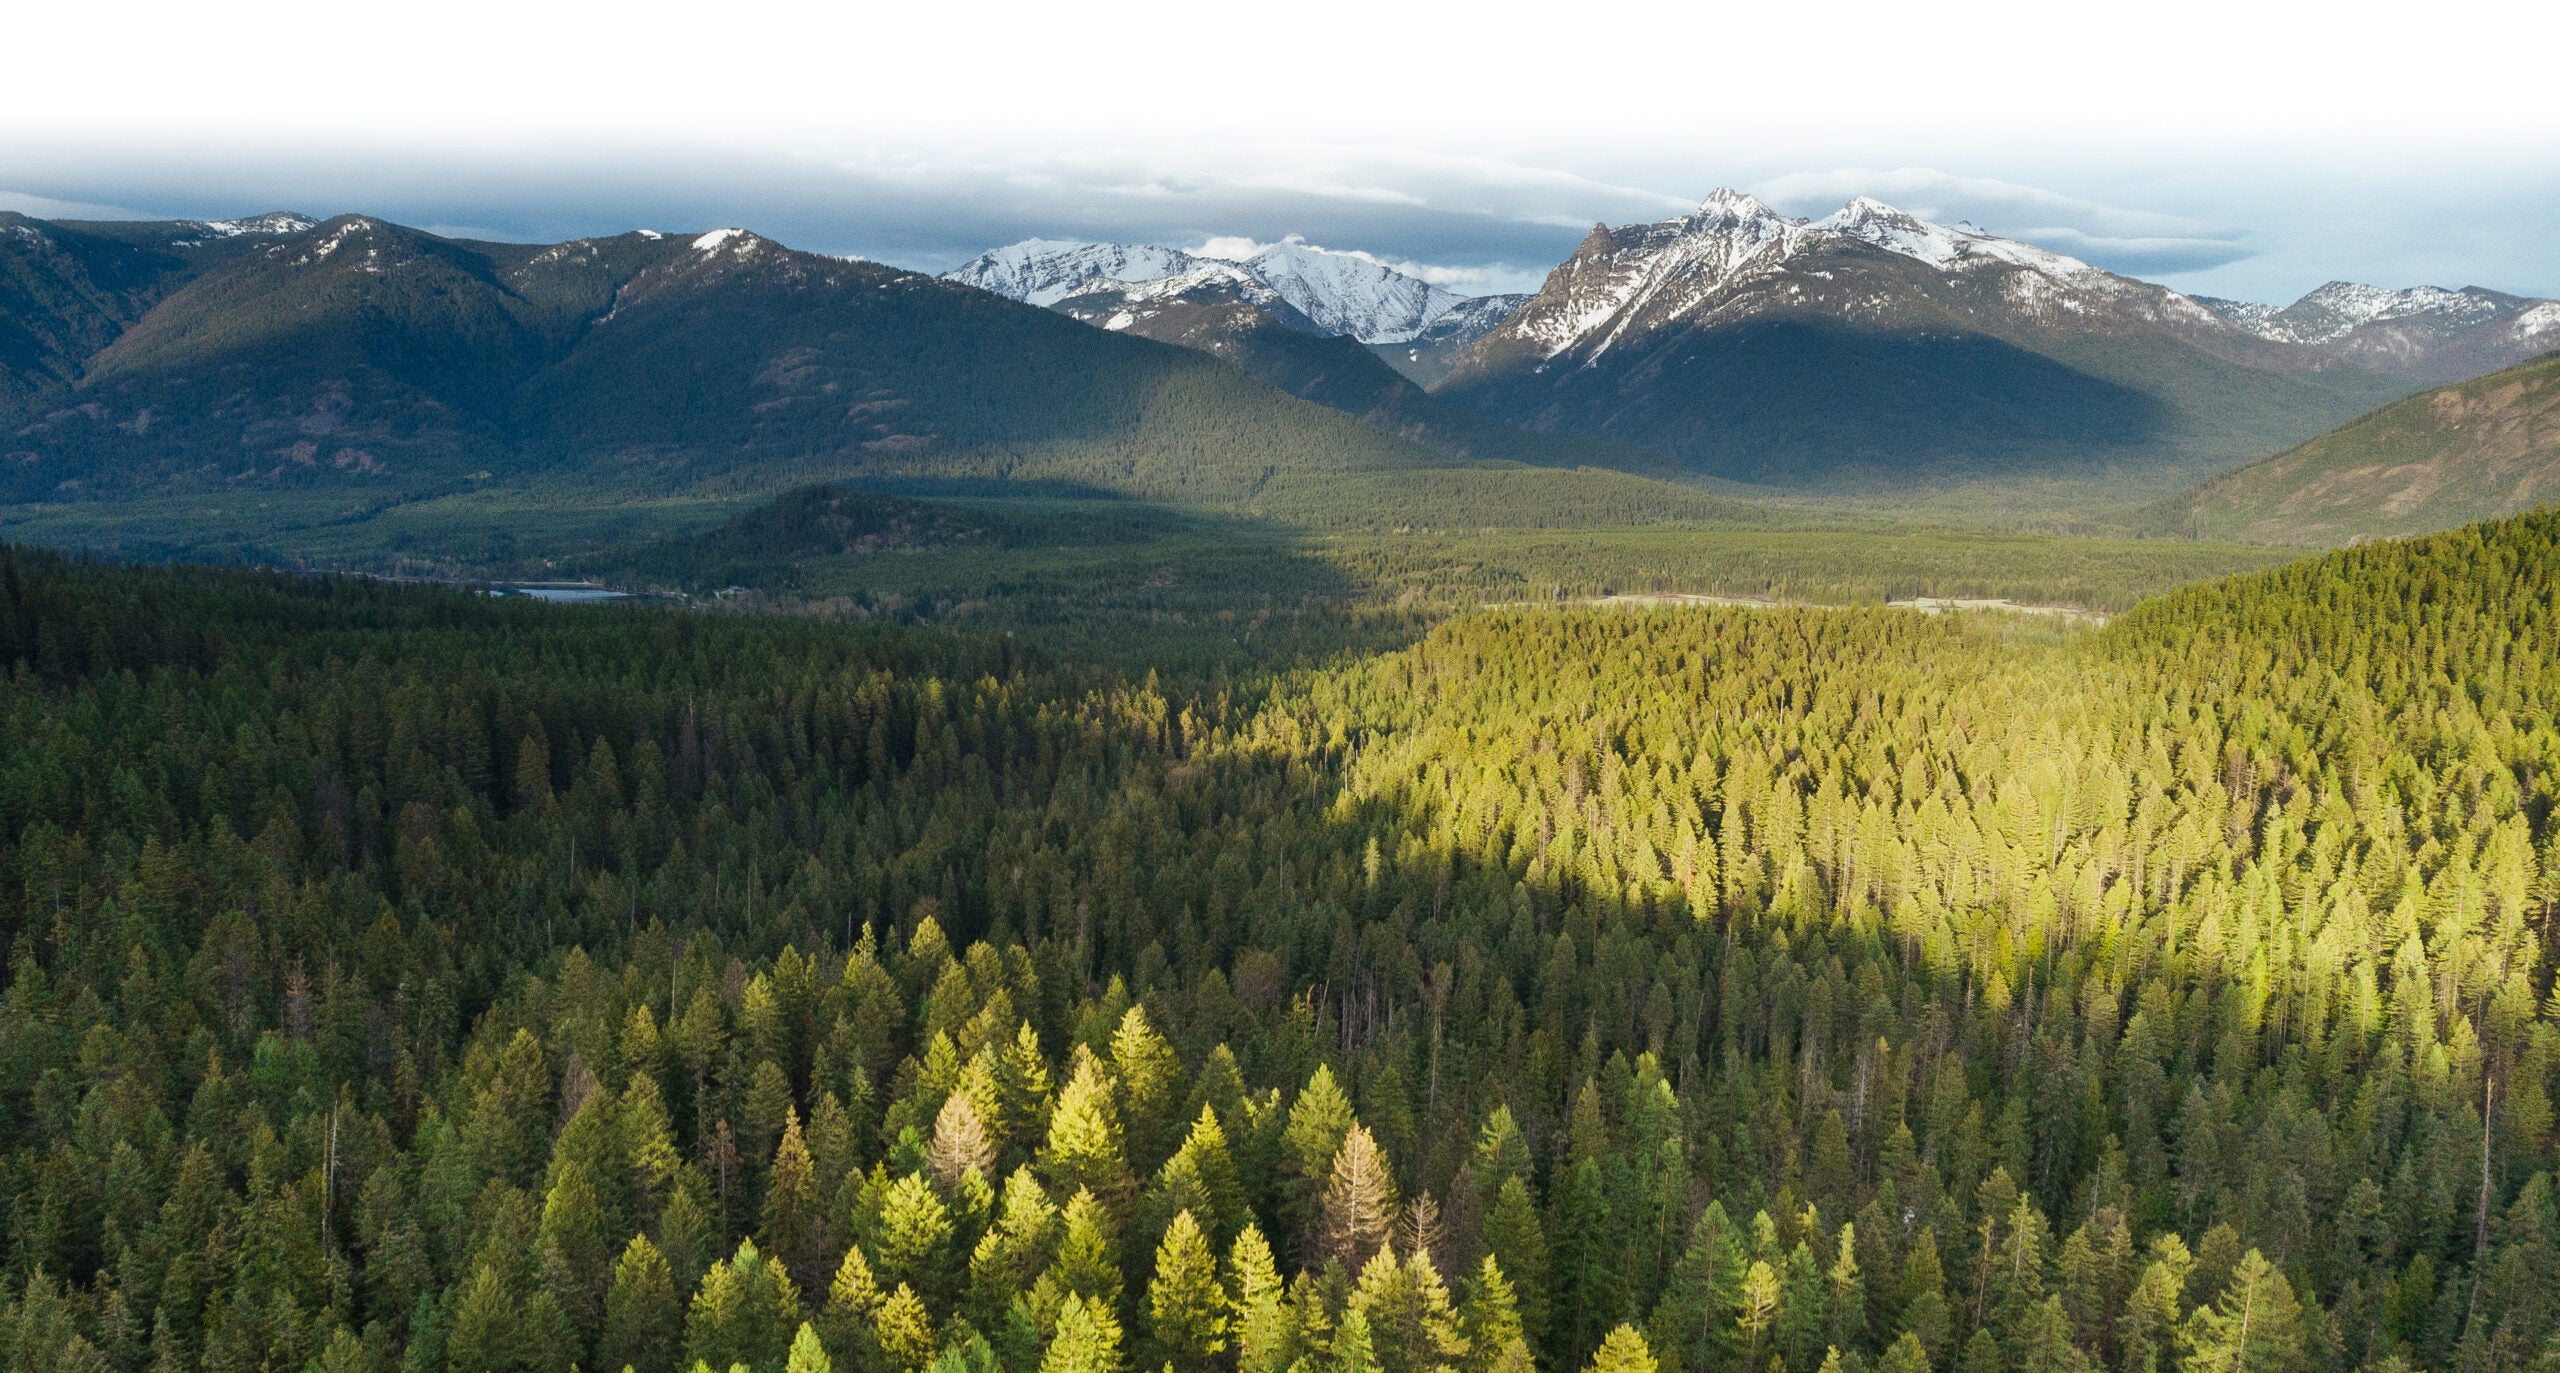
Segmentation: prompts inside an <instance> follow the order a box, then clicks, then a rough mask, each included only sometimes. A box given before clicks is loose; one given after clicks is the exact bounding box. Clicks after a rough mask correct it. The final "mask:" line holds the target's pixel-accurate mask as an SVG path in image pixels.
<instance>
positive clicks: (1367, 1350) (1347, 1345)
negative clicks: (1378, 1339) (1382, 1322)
mask: <svg viewBox="0 0 2560 1373" xmlns="http://www.w3.org/2000/svg"><path fill="white" fill-rule="evenodd" d="M1332 1373H1383V1370H1382V1369H1380V1368H1379V1366H1378V1355H1377V1347H1376V1345H1375V1343H1374V1342H1373V1341H1372V1340H1371V1339H1370V1335H1369V1316H1368V1313H1366V1312H1364V1311H1360V1310H1358V1309H1357V1308H1354V1309H1352V1310H1349V1311H1345V1312H1343V1313H1342V1323H1341V1324H1339V1325H1337V1326H1335V1327H1334V1330H1333V1366H1332Z"/></svg>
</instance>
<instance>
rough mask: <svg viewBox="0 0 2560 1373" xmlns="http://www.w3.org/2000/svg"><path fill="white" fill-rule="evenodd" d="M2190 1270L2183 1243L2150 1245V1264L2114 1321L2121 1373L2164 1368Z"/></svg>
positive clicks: (2156, 1372)
mask: <svg viewBox="0 0 2560 1373" xmlns="http://www.w3.org/2000/svg"><path fill="white" fill-rule="evenodd" d="M2194 1267H2195V1260H2194V1259H2193V1258H2191V1257H2189V1255H2188V1254H2187V1246H2186V1242H2185V1241H2183V1240H2181V1239H2179V1238H2178V1237H2177V1236H2176V1235H2174V1234H2166V1235H2161V1236H2158V1237H2157V1238H2155V1239H2153V1240H2152V1241H2151V1262H2150V1263H2149V1264H2147V1265H2145V1266H2144V1268H2143V1270H2142V1277H2141V1278H2140V1279H2139V1280H2138V1281H2136V1282H2135V1283H2134V1285H2133V1291H2132V1292H2131V1293H2130V1294H2129V1295H2127V1296H2126V1298H2125V1303H2124V1315H2123V1316H2122V1317H2121V1318H2120V1319H2119V1320H2118V1321H2117V1322H2116V1347H2117V1349H2118V1350H2119V1351H2120V1353H2121V1357H2122V1359H2123V1367H2124V1370H2125V1373H2161V1371H2162V1370H2164V1369H2166V1368H2167V1367H2168V1366H2169V1357H2170V1355H2171V1353H2172V1352H2173V1351H2174V1350H2175V1349H2176V1343H2177V1339H2178V1334H2179V1328H2180V1323H2181V1322H2182V1321H2183V1320H2184V1319H2185V1311H2184V1297H2185V1294H2186V1290H2187V1278H2188V1276H2189V1274H2190V1273H2191V1272H2192V1271H2193V1269H2194Z"/></svg>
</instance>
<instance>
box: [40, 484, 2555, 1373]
mask: <svg viewBox="0 0 2560 1373" xmlns="http://www.w3.org/2000/svg"><path fill="white" fill-rule="evenodd" d="M2555 536H2560V520H2554V519H2551V518H2547V517H2546V518H2535V519H2527V520H2521V521H2515V522H2510V523H2508V524H2504V525H2498V526H2490V527H2487V528H2485V529H2481V530H2475V531H2467V532H2464V533H2461V534H2456V535H2448V536H2444V537H2442V538H2439V539H2435V540H2429V541H2424V542H2420V543H2415V544H2406V545H2395V546H2391V547H2387V548H2375V549H2366V550H2359V551H2355V552H2351V553H2346V554H2340V555H2337V556H2334V557H2331V558H2328V559H2323V560H2320V561H2318V562H2315V563H2310V564H2304V565H2299V566H2296V567H2294V568H2288V569H2285V570H2282V571H2279V572H2276V573H2272V574H2265V575H2260V576H2256V577H2252V578H2248V579H2242V580H2237V581H2233V582H2228V583H2221V584H2217V585H2215V586H2212V587H2208V588H2202V589H2198V590H2195V591H2191V592H2188V593H2183V594H2182V595H2180V596H2179V597H2176V598H2172V599H2171V600H2168V601H2165V602H2160V603H2154V604H2153V605H2151V606H2148V607H2146V608H2144V609H2143V610H2140V611H2138V612H2136V613H2135V614H2133V615H2130V616H2127V617H2126V618H2124V619H2123V620H2121V621H2120V622H2119V623H2117V624H2116V625H2114V626H2112V627H2111V628H2110V629H2108V630H2107V631H2106V632H2105V633H2104V634H2103V635H2097V636H2080V637H2076V638H2066V637H2058V636H2042V637H2039V636H2034V635H2017V634H2003V633H2001V632H1999V631H1996V630H1993V629H1989V628H1985V627H1982V626H1979V625H1972V624H1967V623H1963V622H1944V621H1937V620H1931V619H1927V618H1924V617H1918V616H1912V615H1908V614H1905V613H1900V612H1889V611H1866V612H1762V611H1737V612H1684V613H1667V612H1666V613H1659V614H1653V613H1648V614H1625V613H1612V614H1580V615H1576V614H1557V613H1536V614H1529V613H1522V614H1488V615H1479V616H1472V617H1467V618H1464V619H1460V620H1457V621H1454V622H1451V623H1450V624H1448V625H1446V626H1444V627H1443V628H1441V629H1440V630H1439V631H1437V632H1436V633H1434V634H1432V635H1431V636H1430V637H1429V638H1427V639H1425V640H1424V641H1423V642H1421V643H1419V644H1417V645H1415V646H1413V647H1412V648H1410V649H1407V650H1404V651H1401V652H1395V653H1386V654H1381V655H1379V656H1376V657H1373V658H1370V659H1368V660H1366V661H1364V662H1360V663H1356V664H1353V665H1350V666H1347V667H1344V668H1341V669H1338V670H1333V671H1327V672H1321V673H1311V674H1306V675H1304V676H1300V677H1296V678H1292V679H1289V680H1286V681H1283V682H1280V683H1277V684H1276V685H1273V684H1266V685H1263V686H1259V687H1256V688H1255V689H1253V690H1250V691H1248V690H1246V689H1244V688H1243V687H1240V686H1237V685H1233V684H1229V683H1225V682H1223V681H1222V680H1219V679H1216V678H1211V677H1197V678H1188V679H1184V680H1181V681H1178V682H1176V683H1175V684H1173V685H1171V686H1167V685H1166V684H1164V683H1161V682H1158V681H1156V680H1155V679H1153V678H1152V677H1149V678H1146V679H1143V680H1129V679H1123V678H1119V677H1115V676H1108V675H1101V674H1088V673H1080V672H1071V671H1067V670H1063V669H1058V668H1054V667H1048V666H1044V665H1042V664H1041V663H1039V662H1036V661H1033V660H1030V659H1027V658H1026V657H1024V656H1023V655H1022V654H1021V653H1020V652H1019V651H1018V650H1014V649H1012V648H1010V647H1008V645H1007V644H1005V643H1004V642H1003V641H1000V640H989V641H977V640H971V639H965V638H961V637H957V636H940V635H927V634H923V633H918V632H913V631H897V630H890V629H881V628H867V627H850V628H848V627H844V626H826V625H818V624H812V623H807V622H799V621H785V620H776V619H749V618H745V617H723V616H687V615H673V614H659V613H650V612H639V611H619V610H604V611H600V612H599V611H593V610H585V611H562V610H556V609H547V608H541V607H527V606H517V605H503V604H489V603H485V602H477V601H474V600H471V599H469V598H466V597H462V596H459V595H455V594H452V593H446V592H440V591H435V590H430V589H420V588H392V587H384V586H377V585H368V584H361V583H344V582H295V581H290V580H285V579H276V578H267V577H261V576H257V575H253V574H211V573H202V572H195V573H189V572H136V571H129V570H122V569H110V568H99V567H91V566H84V565H79V564H73V563H66V562H63V561H60V560H55V559H50V558H44V557H38V556H32V555H26V554H15V555H7V556H6V557H5V558H0V663H4V664H7V665H8V673H9V678H8V690H7V691H6V693H5V696H0V874H5V885H0V934H5V936H6V938H7V940H8V957H9V964H8V985H7V989H6V991H5V993H0V1209H4V1210H5V1221H6V1226H5V1229H6V1234H7V1235H8V1237H9V1238H8V1242H7V1248H6V1250H5V1252H4V1253H0V1290H5V1293H6V1298H5V1302H0V1361H6V1362H7V1363H8V1364H9V1366H10V1367H12V1368H17V1367H24V1368H28V1369H44V1370H48V1371H50V1370H56V1369H61V1370H74V1369H76V1370H79V1373H107V1370H114V1371H115V1373H143V1371H144V1370H146V1369H149V1370H152V1373H163V1371H164V1370H165V1371H166V1373H176V1371H177V1370H185V1369H196V1368H204V1369H223V1370H235V1369H239V1370H245V1369H251V1368H256V1369H288V1370H292V1371H293V1373H302V1371H303V1370H308V1369H312V1368H315V1367H316V1368H319V1369H322V1370H326V1373H357V1370H363V1373H391V1371H392V1370H400V1371H401V1373H484V1370H567V1369H569V1368H572V1367H577V1368H619V1367H625V1366H627V1367H629V1368H631V1369H632V1370H634V1373H680V1371H681V1370H687V1369H691V1368H693V1367H694V1366H695V1365H696V1364H697V1363H699V1364H702V1365H706V1366H708V1367H710V1368H713V1369H722V1368H729V1367H731V1366H733V1365H744V1366H745V1367H747V1368H748V1369H751V1370H755V1371H756V1373H768V1371H769V1370H779V1369H786V1368H787V1369H788V1370H790V1373H817V1370H820V1369H825V1370H828V1371H829V1373H832V1371H833V1370H836V1369H842V1370H845V1373H907V1371H908V1370H919V1369H924V1368H927V1367H931V1368H933V1369H935V1370H937V1373H994V1370H1003V1371H1004V1373H1033V1370H1040V1373H1086V1371H1087V1370H1093V1371H1095V1373H1103V1371H1106V1370H1138V1369H1148V1370H1152V1369H1156V1368H1160V1367H1166V1366H1171V1367H1173V1368H1175V1369H1177V1370H1180V1373H1209V1371H1210V1370H1217V1371H1218V1373H1225V1370H1230V1369H1232V1370H1237V1373H1291V1371H1292V1370H1297V1371H1298V1373H1333V1371H1334V1370H1340V1373H1373V1371H1374V1373H1439V1371H1440V1370H1444V1369H1445V1370H1449V1371H1450V1373H1495V1371H1496V1370H1502V1371H1503V1373H1517V1370H1522V1369H1532V1368H1535V1369H1554V1370H1561V1371H1566V1373H1571V1371H1575V1370H1581V1369H1585V1368H1590V1367H1597V1368H1600V1369H1603V1370H1606V1373H1668V1371H1671V1370H1677V1371H1678V1373H1727V1371H1728V1370H1731V1371H1733V1373H1768V1370H1770V1369H1774V1368H1784V1369H1787V1370H1793V1373H1818V1371H1819V1370H1826V1369H1827V1370H1832V1373H1862V1371H1872V1370H1881V1369H1884V1368H1887V1367H1890V1368H1891V1369H1892V1370H1894V1373H1922V1370H1928V1373H2046V1371H2047V1370H2080V1369H2092V1370H2094V1369H2107V1370H2118V1369H2121V1370H2124V1371H2125V1373H2166V1371H2167V1370H2172V1369H2179V1370H2184V1369H2193V1370H2198V1371H2199V1373H2202V1370H2213V1371H2214V1373H2223V1370H2231V1371H2232V1373H2239V1371H2240V1370H2268V1371H2270V1373H2276V1371H2279V1370H2293V1369H2308V1368H2366V1367H2372V1368H2377V1369H2379V1368H2391V1369H2394V1370H2399V1369H2435V1370H2455V1369H2460V1370H2484V1371H2485V1370H2497V1369H2521V1368H2530V1367H2534V1366H2535V1364H2536V1361H2537V1360H2545V1359H2549V1358H2551V1357H2552V1348H2553V1346H2552V1344H2551V1340H2552V1335H2553V1331H2554V1328H2555V1310H2554V1304H2555V1301H2560V1297H2555V1295H2554V1294H2553V1293H2552V1292H2551V1291H2549V1290H2548V1289H2549V1288H2550V1283H2549V1282H2548V1275H2549V1274H2550V1273H2552V1272H2554V1271H2560V1254H2555V1253H2554V1245H2555V1242H2560V1241H2555V1236H2554V1227H2555V1225H2560V1217H2555V1214H2554V1200H2553V1197H2552V1191H2551V1188H2552V1184H2551V1173H2552V1170H2553V1167H2554V1162H2555V1160H2554V1153H2553V1123H2552V1119H2551V1111H2550V1092H2551V1089H2552V1086H2553V1079H2554V1071H2555V1064H2554V1061H2553V1060H2554V1056H2555V1050H2556V1049H2560V1039H2555V1019H2556V1018H2560V1005H2556V1004H2554V1003H2553V1002H2552V1001H2551V1000H2550V998H2549V997H2548V995H2547V993H2548V973H2547V970H2546V969H2547V964H2548V961H2549V959H2548V955H2549V953H2550V943H2551V939H2552V935H2553V931H2552V927H2551V917H2552V913H2553V910H2554V907H2555V904H2560V902H2556V901H2555V898H2560V890H2555V883H2556V882H2560V850H2555V841H2554V837H2553V825H2552V817H2551V815H2550V810H2549V807H2550V791H2549V788H2550V780H2549V779H2550V778H2551V777H2552V776H2553V766H2554V764H2555V763H2560V732H2555V729H2554V725H2553V707H2554V704H2555V701H2554V696H2555V691H2556V690H2560V645H2555V643H2554V637H2553V636H2554V633H2555V626H2554V624H2553V618H2552V606H2551V603H2550V598H2549V595H2548V588H2549V587H2550V586H2551V585H2553V584H2554V583H2555V580H2556V579H2555V576H2554V574H2555V573H2560V568H2555V567H2554V565H2553V564H2554V562H2555V553H2554V540H2555Z"/></svg>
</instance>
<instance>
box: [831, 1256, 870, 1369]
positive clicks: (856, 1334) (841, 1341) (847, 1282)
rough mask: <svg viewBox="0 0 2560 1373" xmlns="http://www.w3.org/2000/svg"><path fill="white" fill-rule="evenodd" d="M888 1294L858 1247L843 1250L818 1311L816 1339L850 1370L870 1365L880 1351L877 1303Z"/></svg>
mask: <svg viewBox="0 0 2560 1373" xmlns="http://www.w3.org/2000/svg"><path fill="white" fill-rule="evenodd" d="M885 1300H887V1294H886V1293H883V1292H882V1291H881V1290H880V1281H879V1278H878V1277H877V1276H876V1275H875V1274H873V1272H872V1271H871V1260H870V1258H869V1257H868V1256H867V1255H865V1254H864V1253H863V1252H862V1246H861V1245H858V1244H857V1245H854V1246H852V1247H851V1248H849V1249H847V1250H846V1251H845V1255H844V1259H843V1261H842V1262H840V1263H838V1264H837V1265H836V1272H835V1277H834V1279H833V1280H832V1281H830V1282H829V1283H828V1285H827V1300H826V1304H825V1305H824V1306H822V1307H820V1308H819V1311H818V1319H817V1327H818V1335H819V1338H820V1339H822V1340H824V1341H825V1342H826V1345H827V1348H828V1350H829V1351H830V1352H831V1353H832V1354H833V1355H834V1357H835V1358H836V1360H837V1361H838V1362H840V1363H842V1364H844V1366H845V1367H847V1368H849V1369H866V1368H870V1367H872V1366H873V1363H874V1360H875V1359H876V1358H877V1357H878V1354H879V1349H880V1334H879V1329H880V1304H881V1303H882V1302H883V1301H885Z"/></svg>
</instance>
